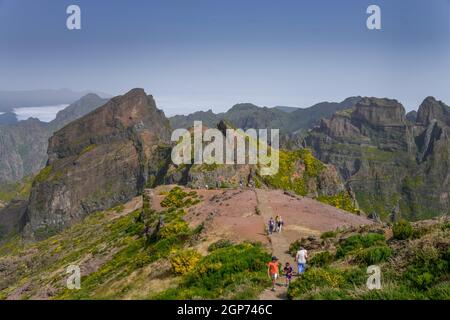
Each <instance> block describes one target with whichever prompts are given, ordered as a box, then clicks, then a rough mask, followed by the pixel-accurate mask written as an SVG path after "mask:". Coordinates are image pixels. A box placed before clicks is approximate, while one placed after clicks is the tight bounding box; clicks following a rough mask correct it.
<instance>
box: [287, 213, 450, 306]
mask: <svg viewBox="0 0 450 320" xmlns="http://www.w3.org/2000/svg"><path fill="white" fill-rule="evenodd" d="M375 228H377V227H375ZM378 228H379V227H378ZM382 231H386V230H379V229H378V230H376V229H372V230H370V229H367V227H362V228H360V229H358V230H352V229H349V230H344V231H337V232H336V233H335V234H334V235H333V234H331V233H328V234H327V235H326V236H324V237H322V240H319V243H317V241H318V240H315V241H316V243H314V244H313V243H312V242H311V241H308V240H307V239H304V240H303V241H300V244H299V243H295V244H293V248H291V249H292V251H295V248H294V247H296V246H299V245H301V246H304V247H306V248H307V249H309V248H311V250H310V254H311V256H312V258H311V259H310V262H309V268H308V269H307V271H306V273H304V275H302V276H301V277H300V278H298V279H296V280H295V281H294V282H293V283H292V284H291V286H290V288H289V290H288V296H289V298H290V299H301V300H304V299H362V300H371V299H445V300H448V299H450V227H449V223H448V222H447V221H445V220H444V219H441V220H435V221H432V223H430V224H424V223H422V224H420V223H417V224H415V225H414V226H413V232H411V233H409V236H408V237H407V239H404V237H403V234H402V235H401V238H402V240H400V239H397V238H398V237H400V236H399V234H398V233H397V234H395V233H394V237H393V238H391V239H388V240H386V239H385V236H384V234H383V233H381V232H382ZM330 247H331V248H333V247H334V248H335V249H326V248H330ZM369 265H377V266H379V267H380V270H381V289H380V290H369V289H368V288H367V286H366V281H367V279H368V277H369V275H368V274H367V273H366V272H367V267H368V266H369Z"/></svg>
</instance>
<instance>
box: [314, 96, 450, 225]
mask: <svg viewBox="0 0 450 320" xmlns="http://www.w3.org/2000/svg"><path fill="white" fill-rule="evenodd" d="M445 110H448V107H447V106H445V105H444V104H443V103H440V102H437V101H436V100H435V99H434V98H427V99H425V101H424V102H423V103H422V104H421V106H420V108H419V111H418V116H417V122H416V123H414V124H412V123H411V122H410V121H407V120H406V116H405V110H404V108H403V106H402V105H401V104H400V103H398V102H397V101H395V100H389V99H376V98H364V99H362V100H361V101H360V102H359V103H358V104H356V106H355V107H353V108H350V109H348V110H344V111H341V112H337V113H336V114H334V115H333V117H332V118H331V119H330V120H322V121H321V123H320V125H319V126H317V127H316V128H314V129H313V130H312V131H311V132H310V133H309V135H308V137H307V138H306V142H307V145H308V146H310V147H311V148H312V149H313V150H314V154H315V156H317V157H318V159H320V160H321V161H323V162H325V163H330V164H333V165H335V166H336V168H338V170H339V171H340V173H341V176H342V177H343V178H344V180H345V181H346V182H347V184H348V185H349V186H350V187H351V188H352V190H353V191H354V192H355V194H356V197H357V200H358V203H359V205H360V206H361V207H362V209H363V210H364V211H365V212H367V213H368V214H374V215H375V216H379V217H381V218H383V219H388V218H390V219H394V220H395V219H398V218H400V217H404V218H407V219H413V220H417V219H424V218H429V217H433V216H436V215H448V213H449V197H448V194H449V191H450V190H449V179H450V154H449V152H450V145H449V144H450V142H449V139H448V126H447V125H446V123H447V122H448V120H449V117H448V113H446V111H445ZM435 117H438V119H434V118H435Z"/></svg>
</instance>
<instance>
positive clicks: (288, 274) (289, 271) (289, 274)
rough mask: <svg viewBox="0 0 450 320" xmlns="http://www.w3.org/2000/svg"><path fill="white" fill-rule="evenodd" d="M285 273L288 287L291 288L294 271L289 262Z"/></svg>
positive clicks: (285, 267) (284, 270)
mask: <svg viewBox="0 0 450 320" xmlns="http://www.w3.org/2000/svg"><path fill="white" fill-rule="evenodd" d="M283 272H284V275H285V276H286V287H289V285H290V284H291V279H292V275H293V274H294V269H292V267H291V265H290V264H289V262H286V265H285V266H284V269H283Z"/></svg>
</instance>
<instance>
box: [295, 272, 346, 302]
mask: <svg viewBox="0 0 450 320" xmlns="http://www.w3.org/2000/svg"><path fill="white" fill-rule="evenodd" d="M344 284H345V278H344V277H343V275H342V273H341V272H340V271H339V270H337V269H329V268H327V269H325V268H311V269H309V270H307V271H306V272H305V273H304V274H303V275H302V276H301V277H299V278H298V279H296V280H294V281H293V282H291V284H290V286H289V288H288V297H289V298H290V299H294V298H299V297H301V296H302V295H304V294H307V293H309V292H311V291H315V290H318V289H321V288H340V287H341V286H343V285H344Z"/></svg>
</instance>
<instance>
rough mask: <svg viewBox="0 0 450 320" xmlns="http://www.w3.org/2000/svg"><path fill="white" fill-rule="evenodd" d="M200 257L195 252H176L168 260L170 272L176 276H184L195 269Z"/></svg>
mask: <svg viewBox="0 0 450 320" xmlns="http://www.w3.org/2000/svg"><path fill="white" fill-rule="evenodd" d="M201 257H202V256H201V254H200V253H198V252H197V251H195V250H182V251H178V252H176V253H175V254H173V255H172V257H171V258H170V265H171V266H172V271H173V272H174V273H175V274H178V275H183V274H186V273H188V272H190V271H192V270H193V269H194V268H195V266H196V265H197V263H198V262H199V261H200V259H201Z"/></svg>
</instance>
